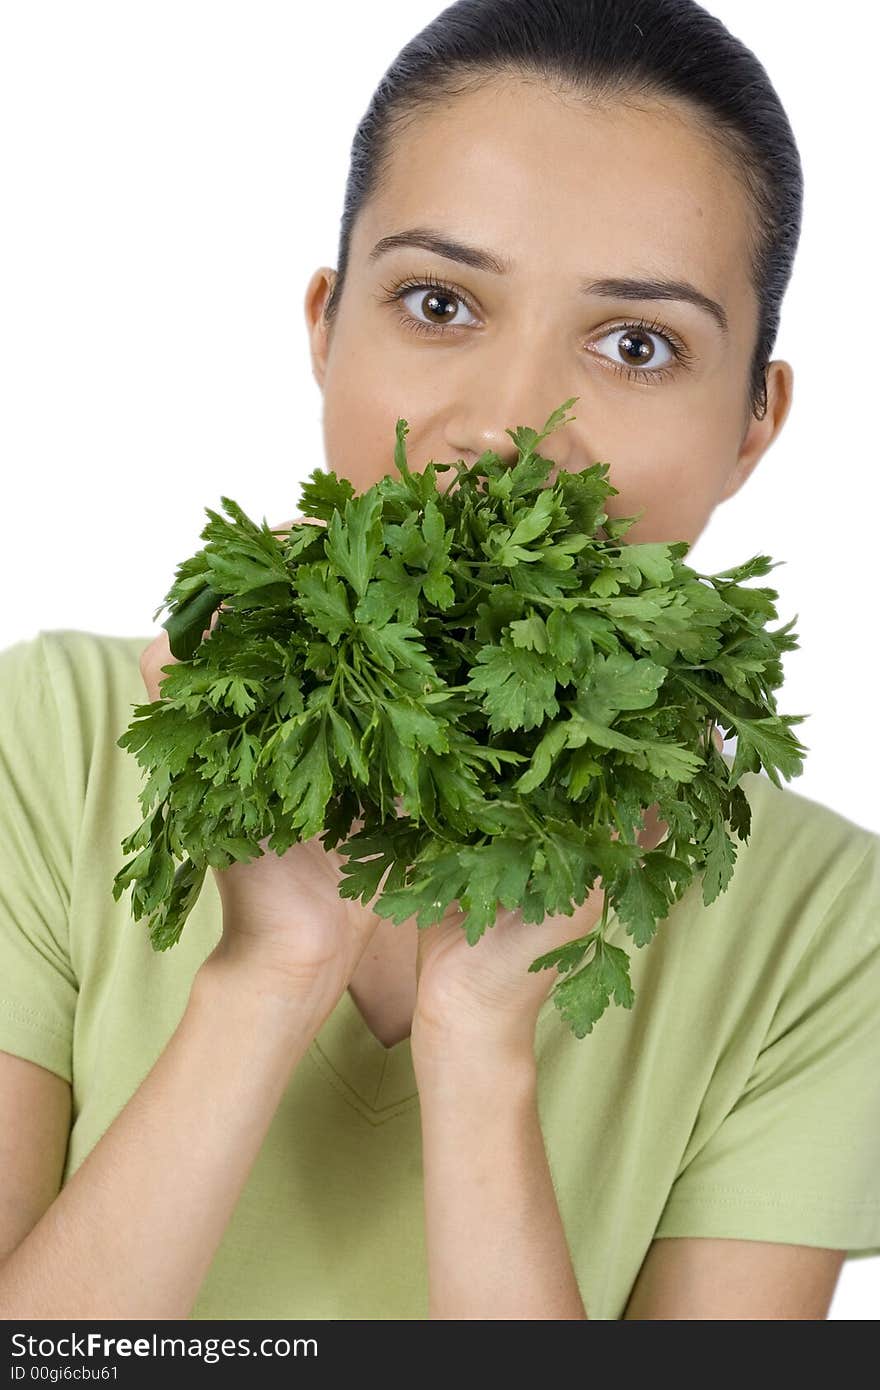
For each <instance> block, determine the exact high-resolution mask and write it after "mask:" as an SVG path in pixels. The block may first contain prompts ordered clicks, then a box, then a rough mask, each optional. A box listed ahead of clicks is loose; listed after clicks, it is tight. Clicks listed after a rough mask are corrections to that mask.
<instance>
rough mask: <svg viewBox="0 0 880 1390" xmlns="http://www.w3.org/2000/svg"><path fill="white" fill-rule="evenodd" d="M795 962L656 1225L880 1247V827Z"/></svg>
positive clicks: (674, 1231)
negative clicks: (747, 1066)
mask: <svg viewBox="0 0 880 1390" xmlns="http://www.w3.org/2000/svg"><path fill="white" fill-rule="evenodd" d="M858 834H859V841H860V843H863V844H864V852H863V853H862V854H861V856H860V857H858V859H857V860H856V863H855V867H854V868H852V867H851V869H850V871H849V873H848V874H847V875H846V876H845V878H844V881H843V883H842V886H841V888H840V890H839V891H838V892H837V893H836V895H835V896H834V899H833V901H832V905H831V907H830V908H829V910H828V911H827V912H826V914H825V915H824V917H823V918H822V920H821V923H820V926H819V928H818V929H817V930H816V932H815V934H814V935H813V937H812V939H811V940H810V942H809V944H808V946H807V948H806V949H805V951H804V952H803V954H802V955H801V957H800V959H799V960H798V962H797V965H796V966H795V968H794V970H793V973H792V975H791V977H790V979H789V981H788V984H787V987H786V988H785V989H784V991H783V993H782V996H781V998H780V1001H779V1004H778V1007H777V1008H776V1010H775V1013H774V1016H773V1019H772V1023H771V1025H770V1028H769V1029H768V1033H767V1036H766V1038H765V1039H764V1042H763V1045H762V1047H761V1049H760V1051H759V1053H758V1056H757V1057H756V1059H755V1062H754V1066H753V1068H752V1072H751V1075H750V1077H749V1080H748V1082H747V1084H746V1086H745V1087H744V1089H743V1091H742V1093H741V1094H740V1095H739V1096H738V1098H737V1100H736V1103H735V1104H734V1105H733V1107H732V1109H730V1111H729V1112H728V1113H727V1114H726V1115H725V1117H724V1119H723V1120H722V1121H721V1123H720V1125H719V1126H718V1127H717V1128H716V1129H715V1131H714V1132H713V1133H712V1134H711V1135H710V1137H709V1139H708V1140H707V1141H706V1143H705V1144H704V1145H703V1147H702V1148H701V1149H700V1150H699V1152H697V1153H696V1154H695V1155H694V1157H693V1158H692V1159H691V1160H690V1162H689V1163H688V1166H687V1167H686V1168H685V1169H684V1170H683V1171H682V1172H681V1173H680V1174H679V1176H678V1177H677V1179H676V1181H675V1183H674V1184H673V1187H672V1190H671V1192H670V1195H669V1198H668V1200H667V1203H666V1206H665V1208H664V1210H663V1213H662V1215H661V1218H660V1222H659V1225H658V1227H657V1229H656V1231H655V1235H656V1236H658V1237H661V1236H723V1237H727V1238H731V1239H741V1240H761V1241H780V1242H783V1243H788V1244H795V1245H812V1246H818V1247H824V1248H827V1249H836V1250H845V1251H846V1252H847V1253H848V1255H850V1256H856V1257H859V1256H866V1255H878V1254H880V836H877V835H874V834H872V833H870V832H868V831H865V830H862V829H861V828H859V830H858Z"/></svg>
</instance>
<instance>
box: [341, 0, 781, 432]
mask: <svg viewBox="0 0 880 1390" xmlns="http://www.w3.org/2000/svg"><path fill="white" fill-rule="evenodd" d="M504 76H510V77H514V78H517V79H522V78H525V79H527V80H531V79H538V80H539V81H540V82H542V83H543V84H544V85H545V86H546V85H550V86H551V88H553V89H555V90H556V92H557V93H558V94H560V95H568V96H571V95H574V96H575V97H580V98H583V99H585V100H587V101H590V102H592V103H594V104H595V105H599V104H605V105H610V104H611V103H612V102H613V101H614V100H618V101H620V100H626V101H627V104H628V105H633V104H634V103H633V98H636V99H639V98H641V99H647V100H648V101H649V102H653V103H655V104H656V103H660V104H662V103H663V102H667V103H668V102H669V101H670V99H672V100H673V101H676V102H678V103H684V104H687V103H689V104H690V112H689V114H692V115H693V117H694V119H695V120H696V121H697V122H699V125H700V128H701V129H702V131H703V132H704V133H705V134H707V135H708V136H709V137H710V139H712V140H714V141H715V143H716V147H717V148H718V149H719V151H720V152H721V154H722V157H723V156H724V155H727V156H730V160H729V167H730V168H731V169H732V172H733V173H734V174H735V176H736V177H737V178H738V179H739V180H740V183H741V185H742V186H743V188H744V190H745V192H746V195H747V199H748V204H749V207H750V210H751V214H752V216H751V218H750V223H751V226H750V238H749V247H748V250H749V257H750V273H751V277H752V283H753V285H754V289H755V294H756V297H757V299H758V304H759V316H758V332H757V337H756V341H755V345H754V349H753V353H752V361H751V365H750V374H749V406H750V409H751V412H752V414H753V415H755V416H756V417H757V418H758V419H761V418H763V416H764V415H765V414H766V410H767V378H766V373H767V364H768V363H769V361H770V355H771V353H772V351H773V345H774V343H775V342H776V335H777V332H778V330H779V314H780V306H781V303H782V298H783V295H784V294H785V290H786V288H787V286H788V282H789V280H790V278H791V272H792V265H793V262H794V256H795V251H796V250H797V244H798V240H799V237H800V228H801V215H802V207H803V171H802V167H801V161H800V157H799V154H798V149H797V145H796V143H795V139H794V135H793V132H792V129H791V126H790V124H789V121H788V117H787V116H786V113H785V110H784V109H783V106H782V103H781V102H780V100H779V97H778V96H777V94H776V91H775V89H774V87H773V85H772V83H771V81H770V79H769V77H768V76H767V73H766V71H765V69H764V68H763V66H762V65H761V63H760V62H759V61H758V59H757V58H756V57H755V55H754V54H753V53H752V52H751V50H750V49H748V48H747V47H746V46H745V44H743V43H742V42H741V41H740V40H739V39H737V38H735V37H734V36H733V35H732V34H731V33H730V32H729V31H728V30H727V29H726V28H725V26H724V25H723V24H722V23H721V21H720V20H719V19H716V18H715V17H714V16H713V15H711V14H709V13H708V11H706V10H704V9H703V8H702V6H700V5H698V4H696V2H695V0H457V3H456V4H453V5H449V6H448V7H447V8H446V9H445V10H443V11H441V13H440V14H439V15H437V17H436V19H434V20H432V21H431V23H430V24H428V25H427V26H426V27H425V28H424V29H423V30H422V31H421V33H419V34H417V35H416V36H415V38H413V39H411V40H410V42H409V43H408V44H407V45H406V46H405V47H404V48H403V49H401V51H400V53H398V55H397V57H396V58H395V59H394V62H393V63H392V64H391V66H390V67H389V68H388V69H387V70H386V72H385V73H384V75H383V77H382V79H381V81H380V82H379V85H378V87H377V88H376V91H375V93H374V94H373V97H372V99H371V101H370V104H369V106H368V107H367V110H366V112H365V113H364V115H363V117H362V118H361V121H360V124H359V125H358V128H357V130H356V132H355V136H354V140H353V141H352V146H351V163H350V168H349V174H348V180H347V183H346V189H345V201H344V206H343V213H342V221H341V227H340V238H339V257H338V265H337V275H336V279H335V281H334V283H333V286H332V289H331V292H330V294H329V296H328V298H327V301H326V304H325V306H324V321H325V323H326V325H327V326H328V328H330V327H332V325H333V323H334V322H335V320H336V314H337V311H338V307H339V301H340V298H341V296H342V291H343V288H344V285H345V276H346V269H347V265H348V255H349V245H350V240H351V232H352V227H353V225H354V222H355V219H356V218H357V215H358V213H359V212H360V210H361V208H362V207H363V206H364V205H365V203H367V202H368V201H369V200H370V199H371V198H372V197H373V196H375V195H376V193H377V192H378V190H379V189H381V187H382V186H383V182H384V178H385V176H386V174H387V172H388V170H389V168H390V164H391V160H392V158H393V154H394V138H395V135H396V133H397V132H398V130H401V129H403V128H406V127H408V126H409V125H410V124H411V123H412V121H413V120H414V119H415V118H416V117H417V116H419V115H420V114H422V113H425V112H429V111H431V110H433V109H434V108H436V107H437V106H445V105H447V104H448V103H449V102H450V100H452V99H454V98H455V97H456V96H457V95H460V94H465V93H469V92H471V91H474V90H476V89H478V88H479V87H481V86H482V85H483V84H484V83H485V82H486V81H487V80H491V79H493V78H495V77H504Z"/></svg>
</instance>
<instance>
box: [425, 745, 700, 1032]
mask: <svg viewBox="0 0 880 1390" xmlns="http://www.w3.org/2000/svg"><path fill="white" fill-rule="evenodd" d="M713 737H714V739H715V743H716V746H717V747H718V748H719V751H720V749H721V747H722V746H723V740H722V739H721V735H720V733H719V732H718V730H717V729H716V730H714V732H713ZM668 828H669V827H668V825H667V823H666V822H665V821H662V820H661V819H660V817H659V814H658V808H657V806H656V805H654V806H651V807H649V808H648V809H647V811H646V812H645V825H644V829H642V830H640V831H639V833H638V836H637V840H638V843H639V844H640V845H641V846H643V848H644V849H645V850H650V849H655V848H656V847H657V845H659V844H660V842H661V840H662V839H663V838H664V836H665V835H666V832H667V830H668ZM612 838H617V836H616V832H615V833H614V835H613V836H612ZM604 900H605V890H604V889H603V888H600V887H598V886H595V887H593V888H592V889H591V891H590V892H589V893H588V894H587V896H586V898H585V899H584V901H583V903H581V904H580V906H576V907H575V909H574V912H573V914H572V915H571V916H570V917H566V916H565V915H564V914H562V913H559V914H557V915H555V916H550V915H548V916H546V917H545V918H544V920H543V922H541V923H536V922H524V921H523V918H522V912H521V911H520V909H518V908H516V909H506V908H503V909H501V910H500V911H499V912H498V914H497V916H496V918H495V922H494V924H493V925H492V926H491V927H489V928H487V929H486V931H485V932H484V933H483V935H482V936H481V937H480V939H479V941H477V943H476V945H474V946H471V945H469V944H468V941H467V938H466V936H465V933H464V931H463V929H462V926H461V922H462V918H463V916H464V913H463V912H462V911H461V909H460V908H458V907H454V908H451V909H450V910H449V912H447V914H446V916H445V917H444V918H443V920H442V921H441V922H437V923H435V924H433V925H431V926H429V927H426V928H424V929H423V930H421V931H420V932H419V936H418V955H417V961H416V985H417V995H416V1006H415V1012H414V1015H413V1023H412V1034H411V1039H412V1049H413V1055H414V1057H417V1056H422V1057H424V1056H426V1055H432V1056H433V1055H437V1056H440V1057H443V1056H448V1055H449V1054H450V1053H455V1054H459V1053H460V1054H463V1055H465V1056H466V1055H468V1054H471V1055H473V1054H474V1053H478V1052H480V1051H481V1050H484V1049H485V1048H486V1047H487V1046H488V1047H495V1048H500V1049H502V1050H503V1051H504V1052H505V1053H508V1052H509V1053H518V1054H520V1055H522V1054H523V1053H527V1054H531V1053H532V1049H533V1045H534V1036H535V1026H536V1024H537V1021H538V1014H539V1012H540V1010H541V1006H542V1004H543V1003H544V1001H545V1000H546V999H547V997H548V996H549V994H550V992H551V990H552V989H553V987H554V985H555V984H556V982H557V981H558V979H559V972H558V970H556V969H555V968H554V967H551V968H549V969H547V970H538V971H535V972H533V973H530V972H529V966H530V965H531V963H532V961H533V960H535V959H536V958H537V957H538V956H541V955H544V954H545V953H546V952H548V951H552V950H554V949H556V948H557V947H560V946H564V945H565V944H566V943H567V942H569V941H574V940H576V939H577V938H578V937H581V936H586V934H587V933H588V932H590V931H592V930H593V928H594V927H595V926H596V924H597V923H598V922H599V920H600V919H601V916H602V907H603V904H604Z"/></svg>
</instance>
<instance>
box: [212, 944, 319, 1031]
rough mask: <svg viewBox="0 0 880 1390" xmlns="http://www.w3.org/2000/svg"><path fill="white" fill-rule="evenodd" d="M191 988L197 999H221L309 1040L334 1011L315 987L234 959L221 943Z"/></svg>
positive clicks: (232, 1008) (231, 1006)
mask: <svg viewBox="0 0 880 1390" xmlns="http://www.w3.org/2000/svg"><path fill="white" fill-rule="evenodd" d="M192 988H193V993H194V994H195V995H197V996H200V997H204V996H206V995H207V996H210V997H213V998H217V997H219V998H222V999H223V1001H224V1004H225V1006H226V1007H227V1008H229V1009H230V1010H235V1011H244V1012H251V1013H253V1014H254V1015H256V1016H257V1017H258V1018H259V1019H260V1022H261V1025H263V1026H269V1025H271V1023H272V1022H275V1023H277V1025H278V1026H279V1027H281V1028H284V1029H286V1030H288V1031H289V1032H290V1033H291V1035H293V1036H297V1037H298V1036H303V1037H305V1036H308V1038H309V1039H311V1038H313V1037H314V1036H315V1034H316V1033H318V1032H319V1030H320V1029H321V1027H322V1025H323V1023H324V1021H325V1019H326V1018H327V1016H328V1014H329V1013H330V1012H331V1011H332V1008H333V1005H332V1003H331V1004H330V1005H329V1006H328V1004H327V1002H326V1001H325V1000H323V999H321V998H319V997H318V994H317V992H316V990H315V989H314V988H311V989H308V988H306V987H305V986H304V985H302V984H297V985H296V986H294V984H293V983H292V982H291V981H290V979H289V978H287V977H285V976H284V975H283V974H281V973H279V972H277V971H273V970H272V969H271V968H267V967H265V966H263V965H261V964H259V963H257V962H253V961H246V960H241V959H236V958H233V957H232V956H231V955H230V954H229V953H228V952H227V951H226V950H224V949H223V943H222V940H221V942H220V943H218V945H217V946H216V947H215V949H214V950H213V951H212V952H211V954H210V955H209V956H207V957H206V958H205V960H204V961H203V962H202V964H201V965H200V966H199V969H198V970H197V971H196V974H195V976H194V977H193V986H192Z"/></svg>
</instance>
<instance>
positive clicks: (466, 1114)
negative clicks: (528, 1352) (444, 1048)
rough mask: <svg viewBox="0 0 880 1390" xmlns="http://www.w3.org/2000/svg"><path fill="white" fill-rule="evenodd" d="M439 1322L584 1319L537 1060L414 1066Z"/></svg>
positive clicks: (493, 1058)
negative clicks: (542, 1118)
mask: <svg viewBox="0 0 880 1390" xmlns="http://www.w3.org/2000/svg"><path fill="white" fill-rule="evenodd" d="M416 1079H417V1082H418V1087H419V1095H420V1097H421V1114H422V1150H423V1174H424V1201H425V1233H426V1242H427V1252H428V1287H429V1300H430V1313H429V1316H430V1317H431V1318H454V1319H489V1318H498V1319H500V1318H507V1319H523V1320H530V1319H538V1318H553V1319H556V1320H559V1319H572V1318H576V1319H582V1318H586V1317H587V1313H586V1311H585V1309H584V1305H583V1303H582V1301H581V1296H580V1293H579V1291H578V1285H577V1281H576V1279H575V1275H574V1270H573V1269H572V1264H571V1258H570V1256H569V1251H568V1246H567V1244H566V1239H565V1233H564V1231H563V1226H562V1221H561V1219H560V1215H559V1209H558V1207H557V1204H556V1194H555V1191H554V1187H553V1181H552V1178H551V1175H550V1170H549V1167H548V1165H547V1155H546V1153H545V1150H544V1139H543V1135H542V1133H541V1128H540V1123H539V1120H538V1109H537V1100H536V1066H535V1061H534V1054H533V1053H532V1052H531V1051H529V1052H511V1053H506V1052H498V1053H497V1054H495V1055H493V1054H492V1053H491V1052H489V1053H488V1055H483V1054H482V1053H473V1052H472V1053H471V1054H470V1055H469V1056H468V1057H467V1058H466V1059H464V1061H463V1063H462V1064H461V1065H458V1064H456V1063H455V1061H451V1062H450V1059H449V1056H448V1055H447V1056H446V1057H444V1058H443V1060H442V1062H438V1061H437V1060H433V1061H424V1062H422V1063H421V1064H417V1066H416Z"/></svg>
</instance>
